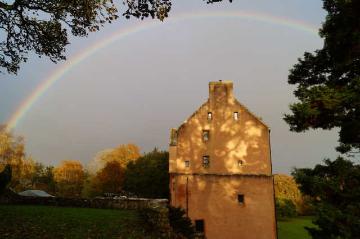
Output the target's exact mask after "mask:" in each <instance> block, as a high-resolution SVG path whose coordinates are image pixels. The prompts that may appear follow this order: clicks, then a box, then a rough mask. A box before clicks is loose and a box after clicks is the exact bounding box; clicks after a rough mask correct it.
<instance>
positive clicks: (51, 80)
mask: <svg viewBox="0 0 360 239" xmlns="http://www.w3.org/2000/svg"><path fill="white" fill-rule="evenodd" d="M198 18H200V19H201V18H236V19H246V20H252V21H257V22H262V23H268V24H273V25H277V26H284V27H288V28H292V29H295V30H299V31H303V32H307V33H309V34H317V28H316V27H315V26H312V25H310V24H308V23H305V22H302V21H298V20H293V19H289V18H283V17H278V16H273V15H268V14H265V13H259V12H247V11H246V12H245V11H233V12H228V11H227V12H219V11H217V12H192V13H191V12H190V13H187V14H179V15H176V16H170V17H169V19H167V20H166V22H167V23H173V22H179V21H183V20H189V19H198ZM162 24H163V23H161V22H159V21H156V20H152V21H143V22H140V23H138V24H134V25H131V26H129V27H127V28H123V29H120V30H119V31H116V32H114V33H112V34H111V35H110V36H106V37H104V38H103V39H102V40H99V41H98V42H96V43H94V44H92V45H91V46H90V47H87V48H85V49H84V50H82V51H80V52H79V53H77V54H76V55H74V56H72V57H71V58H69V59H68V60H66V61H65V63H64V64H62V65H61V66H60V67H58V68H56V69H55V71H54V72H52V73H50V74H49V75H48V77H46V79H45V80H44V81H43V82H42V83H41V84H39V85H38V86H37V87H36V89H35V90H34V91H33V92H32V93H31V94H30V95H29V96H28V97H27V98H26V99H25V100H24V101H23V102H22V103H21V104H20V106H19V107H18V108H17V109H16V110H15V112H14V113H13V114H12V115H11V117H10V118H9V120H8V121H7V123H6V128H7V129H8V130H12V129H14V128H15V127H16V126H17V124H18V123H19V121H20V120H21V119H23V118H24V117H25V115H26V113H27V112H29V111H30V109H31V107H32V106H33V105H34V104H35V102H36V101H37V100H39V98H40V97H41V96H42V95H43V94H44V93H45V92H46V91H47V90H48V89H49V88H50V87H51V86H53V85H54V84H55V83H56V82H57V81H58V80H60V79H63V78H64V76H65V75H66V74H67V73H68V72H70V71H71V69H73V68H74V67H76V66H77V65H79V64H80V63H81V62H83V61H84V60H85V59H87V58H88V57H90V56H92V55H93V54H95V53H96V52H98V51H99V50H101V49H103V48H105V47H107V46H108V45H110V44H112V43H114V42H116V41H118V40H121V39H123V38H125V37H127V36H130V35H133V34H135V33H138V32H141V31H143V30H148V29H151V28H154V27H158V26H161V25H162Z"/></svg>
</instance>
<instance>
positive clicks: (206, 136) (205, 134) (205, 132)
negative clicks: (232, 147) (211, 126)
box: [203, 130, 210, 142]
mask: <svg viewBox="0 0 360 239" xmlns="http://www.w3.org/2000/svg"><path fill="white" fill-rule="evenodd" d="M209 137H210V131H209V130H203V141H204V142H206V141H209Z"/></svg>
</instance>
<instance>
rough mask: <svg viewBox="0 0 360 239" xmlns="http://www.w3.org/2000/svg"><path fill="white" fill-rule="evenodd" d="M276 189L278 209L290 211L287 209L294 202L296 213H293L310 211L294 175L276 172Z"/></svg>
mask: <svg viewBox="0 0 360 239" xmlns="http://www.w3.org/2000/svg"><path fill="white" fill-rule="evenodd" d="M274 189H275V199H276V202H277V209H281V210H282V209H284V211H289V210H287V209H290V208H291V207H292V206H291V204H292V205H294V206H295V213H293V215H295V214H296V213H299V214H304V213H305V214H306V213H307V212H308V211H309V209H308V205H307V204H306V203H305V202H306V200H305V199H304V197H303V195H302V194H301V192H300V190H299V188H298V185H297V184H296V182H295V179H294V178H293V177H291V176H289V175H284V174H275V175H274ZM286 208H287V209H286ZM291 210H292V209H291ZM281 214H282V213H281ZM277 215H279V214H277ZM289 215H290V214H289ZM289 215H288V216H289Z"/></svg>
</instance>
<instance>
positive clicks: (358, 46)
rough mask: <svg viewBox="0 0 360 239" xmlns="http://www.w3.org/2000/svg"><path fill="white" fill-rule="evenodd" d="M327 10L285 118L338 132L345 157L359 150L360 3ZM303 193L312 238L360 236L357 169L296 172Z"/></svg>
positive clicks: (350, 0) (297, 125)
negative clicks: (318, 44)
mask: <svg viewBox="0 0 360 239" xmlns="http://www.w3.org/2000/svg"><path fill="white" fill-rule="evenodd" d="M323 1H324V9H325V10H326V11H327V12H328V14H327V16H326V20H325V22H324V24H323V26H322V28H321V29H320V36H321V37H322V38H324V45H323V48H322V49H319V50H317V51H315V52H314V53H308V52H306V53H305V54H304V57H303V58H302V59H299V62H298V63H297V64H296V65H295V66H294V67H293V69H292V70H291V71H290V75H289V83H290V84H294V85H296V90H295V91H294V95H295V96H296V97H297V98H298V100H299V102H297V103H294V104H292V105H290V109H291V111H292V114H287V115H285V117H284V119H285V121H286V122H287V123H288V124H289V125H290V129H291V130H293V131H296V132H301V131H306V130H308V129H311V128H313V129H317V128H320V129H327V130H329V129H333V128H339V129H340V130H339V146H338V147H337V150H338V151H339V152H341V153H354V155H356V154H357V153H359V152H360V151H359V150H360V21H359V19H360V1H358V0H323ZM293 175H294V177H295V180H296V182H297V183H298V184H300V190H301V191H302V193H304V194H306V195H309V196H310V198H311V199H312V200H313V204H314V210H315V214H316V218H315V221H314V222H315V224H316V225H317V226H318V228H314V229H308V230H309V231H310V233H311V235H312V237H313V238H330V239H331V238H349V239H350V238H358V237H359V229H358V228H359V225H360V220H359V215H360V211H359V208H360V194H359V181H360V174H359V165H358V164H355V163H353V162H352V161H349V160H345V159H343V158H341V157H339V158H337V159H336V160H335V161H330V160H328V159H327V160H325V165H317V166H315V168H314V169H295V170H294V172H293Z"/></svg>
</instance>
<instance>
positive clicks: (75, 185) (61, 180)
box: [54, 160, 85, 197]
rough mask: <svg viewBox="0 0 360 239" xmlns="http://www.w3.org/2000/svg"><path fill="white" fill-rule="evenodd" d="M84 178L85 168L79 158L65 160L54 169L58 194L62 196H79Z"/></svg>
mask: <svg viewBox="0 0 360 239" xmlns="http://www.w3.org/2000/svg"><path fill="white" fill-rule="evenodd" d="M84 179H85V173H84V169H83V166H82V164H81V163H80V161H78V160H64V161H62V162H61V164H60V165H59V166H58V167H56V168H55V169H54V180H55V182H56V188H57V194H58V195H60V196H63V197H79V196H80V195H81V190H82V187H83V185H84Z"/></svg>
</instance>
